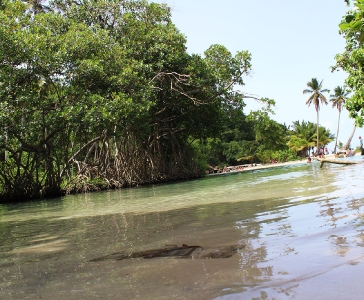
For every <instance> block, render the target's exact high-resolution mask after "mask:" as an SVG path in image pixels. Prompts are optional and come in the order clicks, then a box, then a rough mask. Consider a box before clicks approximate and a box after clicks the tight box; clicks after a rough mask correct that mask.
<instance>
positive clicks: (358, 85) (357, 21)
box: [333, 0, 364, 127]
mask: <svg viewBox="0 0 364 300" xmlns="http://www.w3.org/2000/svg"><path fill="white" fill-rule="evenodd" d="M353 2H354V6H355V9H354V10H350V11H348V12H347V14H346V15H345V16H344V17H343V19H342V22H341V23H340V25H339V27H340V33H341V34H342V36H343V37H344V38H345V40H346V47H345V51H344V52H343V53H341V54H338V55H336V66H335V67H334V68H333V70H335V69H338V68H341V69H343V70H344V71H345V72H347V74H348V77H347V79H346V84H347V86H348V87H349V88H350V89H351V90H352V91H353V94H352V96H351V97H350V98H348V99H347V101H346V105H345V107H346V109H347V110H348V111H349V115H350V117H351V118H354V119H355V120H356V124H357V125H358V126H360V127H362V126H363V124H364V109H363V108H364V100H363V97H362V95H363V92H364V87H363V82H364V77H363V74H362V71H361V70H362V68H363V65H364V45H363V42H364V27H363V24H364V23H363V21H364V2H363V0H356V1H353Z"/></svg>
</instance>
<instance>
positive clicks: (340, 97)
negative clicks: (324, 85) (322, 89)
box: [330, 86, 349, 153]
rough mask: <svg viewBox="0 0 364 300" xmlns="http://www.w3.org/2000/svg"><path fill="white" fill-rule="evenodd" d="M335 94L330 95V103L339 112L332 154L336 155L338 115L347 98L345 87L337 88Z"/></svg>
mask: <svg viewBox="0 0 364 300" xmlns="http://www.w3.org/2000/svg"><path fill="white" fill-rule="evenodd" d="M334 92H335V94H334V95H330V98H331V99H330V101H331V102H332V107H335V106H336V108H337V109H338V111H339V118H338V121H337V130H336V141H335V148H334V153H336V146H337V139H338V138H339V126H340V115H341V110H342V108H343V105H344V104H345V101H346V99H347V98H348V95H349V92H348V91H347V90H346V86H343V87H341V86H337V87H336V88H335V89H334Z"/></svg>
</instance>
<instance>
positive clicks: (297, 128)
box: [287, 120, 316, 156]
mask: <svg viewBox="0 0 364 300" xmlns="http://www.w3.org/2000/svg"><path fill="white" fill-rule="evenodd" d="M315 131H316V125H315V124H314V123H312V122H305V121H304V120H303V121H302V123H301V122H300V121H294V122H293V125H292V134H291V136H290V140H289V142H288V144H287V145H288V146H289V147H290V148H292V149H294V150H295V151H299V150H301V151H302V154H305V155H306V156H307V155H308V156H310V152H309V153H308V154H307V151H308V150H311V148H313V147H315V143H314V141H315V138H316V133H315Z"/></svg>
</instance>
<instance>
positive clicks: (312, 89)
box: [303, 78, 330, 151]
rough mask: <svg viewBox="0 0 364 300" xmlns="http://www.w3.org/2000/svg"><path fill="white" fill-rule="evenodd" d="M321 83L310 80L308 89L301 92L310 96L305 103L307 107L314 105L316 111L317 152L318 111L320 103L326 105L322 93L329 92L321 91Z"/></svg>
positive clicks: (326, 90) (313, 79)
mask: <svg viewBox="0 0 364 300" xmlns="http://www.w3.org/2000/svg"><path fill="white" fill-rule="evenodd" d="M322 81H323V80H321V82H320V83H319V82H318V81H317V79H316V78H312V79H311V81H309V82H307V86H308V87H309V88H308V89H305V90H303V93H304V94H308V93H310V94H311V96H310V98H308V100H307V101H306V104H307V105H308V106H310V105H311V103H313V104H314V105H315V110H316V127H317V145H316V146H317V151H318V149H319V140H320V138H319V127H320V126H319V110H320V102H321V104H327V100H326V97H325V96H324V95H323V93H329V92H330V90H328V89H322Z"/></svg>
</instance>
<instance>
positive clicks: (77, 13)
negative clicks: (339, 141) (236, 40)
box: [0, 0, 333, 201]
mask: <svg viewBox="0 0 364 300" xmlns="http://www.w3.org/2000/svg"><path fill="white" fill-rule="evenodd" d="M46 4H47V5H48V6H46V5H44V4H42V2H40V1H32V2H30V4H28V3H24V2H21V1H11V0H5V1H1V2H0V22H1V24H2V26H0V87H1V89H0V106H1V107H0V151H1V161H0V164H1V166H0V201H17V200H27V199H36V198H40V197H52V196H58V195H62V194H64V193H74V192H80V191H90V190H97V189H105V188H121V187H131V186H137V185H142V184H148V183H155V182H163V181H171V180H180V179H188V178H194V177H200V176H203V175H204V174H205V171H206V169H207V168H208V166H209V165H220V166H221V165H223V164H232V165H234V164H240V163H244V162H253V161H256V162H258V161H261V162H267V161H269V160H270V159H271V158H272V157H273V158H276V159H278V160H281V161H283V160H286V159H296V158H297V153H298V154H300V155H302V156H304V155H305V154H306V151H307V150H309V149H311V147H313V145H314V142H315V141H317V138H316V137H317V134H315V131H316V125H314V124H311V123H310V122H308V123H306V122H304V121H302V123H299V122H296V123H295V124H294V126H293V127H292V128H290V126H286V125H284V124H283V125H282V124H279V123H277V122H276V121H274V120H272V119H271V118H270V116H269V112H270V111H271V106H272V105H274V101H273V100H270V99H265V98H263V99H255V100H257V101H260V102H261V103H262V110H260V111H257V112H252V113H250V114H249V115H246V114H244V106H245V103H244V100H245V99H246V98H247V96H246V95H245V94H243V93H241V92H237V91H236V90H235V89H234V88H235V87H236V86H238V85H240V86H242V85H244V81H243V78H244V76H246V75H249V73H250V70H251V67H252V66H251V55H250V53H249V52H248V51H240V52H237V53H236V54H235V55H233V54H231V53H230V52H229V51H228V50H227V49H226V48H225V47H224V46H222V45H212V46H211V47H209V49H207V50H206V51H205V53H204V56H200V55H195V54H193V55H191V54H188V53H187V52H186V46H185V43H186V40H185V37H184V36H183V35H182V34H181V33H180V32H179V31H178V29H177V28H176V27H175V26H174V24H173V23H172V22H171V16H170V10H169V8H168V7H167V6H165V5H159V4H155V3H148V2H147V1H144V0H98V1H96V0H85V1H68V0H56V1H50V2H46ZM308 128H310V130H309V129H308ZM319 131H320V135H319V141H318V143H319V144H320V145H322V146H323V145H325V144H327V143H328V142H329V141H332V138H333V137H332V135H330V133H329V132H328V131H327V130H326V129H325V128H322V127H320V128H319Z"/></svg>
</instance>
